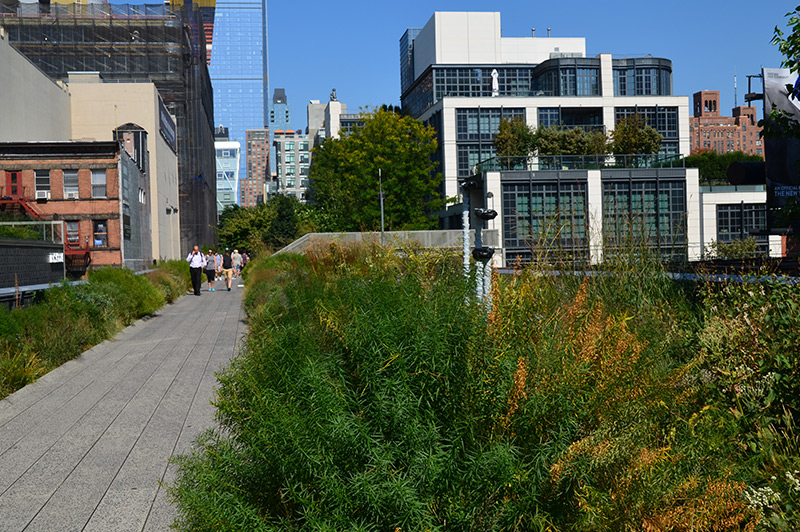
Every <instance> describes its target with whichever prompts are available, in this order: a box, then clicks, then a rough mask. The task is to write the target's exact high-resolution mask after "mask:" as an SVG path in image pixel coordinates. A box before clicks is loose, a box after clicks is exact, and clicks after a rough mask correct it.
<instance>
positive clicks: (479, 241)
mask: <svg viewBox="0 0 800 532" xmlns="http://www.w3.org/2000/svg"><path fill="white" fill-rule="evenodd" d="M482 225H483V222H482V221H478V225H477V227H475V248H476V249H477V248H481V247H483V235H482V234H481V226H482ZM475 266H476V268H477V271H476V272H475V296H476V297H477V298H478V301H481V300H482V299H483V275H484V273H483V271H484V268H486V263H485V262H483V261H478V263H477V264H476V265H475Z"/></svg>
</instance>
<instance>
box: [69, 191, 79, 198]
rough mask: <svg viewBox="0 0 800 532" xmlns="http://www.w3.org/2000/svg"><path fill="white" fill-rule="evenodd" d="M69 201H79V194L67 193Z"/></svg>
mask: <svg viewBox="0 0 800 532" xmlns="http://www.w3.org/2000/svg"><path fill="white" fill-rule="evenodd" d="M67 199H78V193H77V192H67Z"/></svg>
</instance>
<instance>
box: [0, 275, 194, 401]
mask: <svg viewBox="0 0 800 532" xmlns="http://www.w3.org/2000/svg"><path fill="white" fill-rule="evenodd" d="M174 262H176V263H177V262H178V261H174ZM184 264H185V263H184ZM173 272H174V273H173ZM187 277H188V271H186V272H185V274H184V272H183V269H182V266H181V265H178V264H170V263H168V264H167V265H166V267H165V268H162V269H159V270H157V271H155V272H153V273H151V274H148V276H147V277H145V276H140V275H135V274H134V273H133V272H132V271H130V270H126V269H120V268H103V269H100V270H96V271H93V272H91V273H90V274H89V282H88V283H86V284H84V285H79V286H71V285H68V284H63V285H59V286H55V287H53V288H50V289H48V290H46V291H44V292H43V293H41V294H40V295H39V296H38V297H37V300H36V301H35V302H34V303H33V304H32V305H30V306H28V307H24V308H17V309H14V310H11V311H9V310H7V309H6V308H5V307H2V308H0V398H2V397H5V396H7V395H9V394H11V393H13V392H14V391H16V390H18V389H20V388H22V387H23V386H25V385H27V384H30V383H31V382H33V381H35V380H36V379H37V378H38V377H40V376H41V375H43V374H44V373H47V372H48V371H50V370H52V369H54V368H56V367H58V366H59V365H61V364H63V363H64V362H66V361H68V360H71V359H73V358H75V357H76V356H78V355H79V354H81V353H82V352H83V351H85V350H87V349H89V348H90V347H92V346H93V345H96V344H98V343H100V342H102V341H103V340H105V339H107V338H110V337H112V336H113V335H114V334H116V333H117V332H118V331H119V330H120V329H121V328H123V327H125V326H127V325H129V324H131V323H133V322H134V321H135V320H137V319H139V318H141V317H143V316H147V315H148V314H152V313H153V312H155V311H156V310H158V309H159V308H161V307H162V306H163V305H164V303H165V302H166V301H173V300H174V299H175V298H177V297H178V296H179V295H181V294H183V293H185V292H186V286H187V282H188V281H187Z"/></svg>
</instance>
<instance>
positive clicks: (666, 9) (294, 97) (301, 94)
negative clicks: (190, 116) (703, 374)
mask: <svg viewBox="0 0 800 532" xmlns="http://www.w3.org/2000/svg"><path fill="white" fill-rule="evenodd" d="M112 1H114V2H118V1H120V0H112ZM132 1H133V3H143V2H142V0H132ZM145 1H146V0H145ZM149 2H153V0H149ZM268 2H269V0H268ZM796 5H797V0H789V1H787V0H761V1H754V0H749V1H747V2H745V1H744V0H727V1H721V0H693V1H690V0H668V1H666V2H649V1H646V0H644V1H643V0H612V1H607V2H603V1H598V0H594V1H588V0H560V1H555V2H553V1H542V0H497V1H493V2H486V1H475V0H459V1H452V0H434V1H431V0H405V1H397V2H384V1H381V0H377V1H376V0H351V1H340V2H336V1H324V2H323V1H319V0H310V1H306V2H302V1H297V2H294V1H291V0H289V1H286V0H282V1H279V2H269V3H268V11H269V49H270V50H269V51H270V88H271V90H274V88H276V87H284V88H285V89H286V94H287V97H288V100H289V104H290V106H291V110H292V126H293V127H294V128H295V129H299V128H303V127H305V124H306V104H307V103H308V101H309V100H311V99H316V100H322V101H326V100H327V99H328V95H329V94H330V91H331V89H332V88H334V87H335V88H336V89H337V93H338V96H339V99H340V100H341V101H343V102H345V103H347V105H348V110H352V111H357V110H358V109H359V107H370V106H376V105H380V104H383V103H387V104H399V100H400V74H399V71H400V67H399V48H398V41H399V39H400V37H401V36H402V34H403V32H404V31H405V30H406V28H409V27H422V26H423V25H424V24H425V23H426V22H427V21H428V19H429V18H430V17H431V15H432V14H433V12H434V11H499V12H500V16H501V23H502V27H503V35H505V36H507V37H525V36H529V35H530V29H531V28H532V27H535V28H537V35H545V34H546V28H548V27H550V28H552V35H553V36H554V37H585V38H586V51H587V54H588V55H589V56H594V55H596V54H599V53H611V54H613V55H645V54H651V55H653V56H657V57H665V58H668V59H671V60H672V62H673V69H674V72H673V82H674V94H679V95H687V96H691V94H692V93H693V92H696V91H698V90H703V89H709V90H719V91H720V92H721V99H722V101H721V110H723V111H725V112H726V113H727V112H728V111H729V110H730V108H731V107H733V75H734V71H735V72H736V73H737V74H738V78H739V104H740V105H741V104H743V103H744V101H743V100H744V94H745V92H746V91H747V78H746V75H747V74H758V73H759V72H760V69H761V67H762V66H765V67H778V66H779V64H780V61H781V56H780V54H779V53H778V50H777V48H776V47H775V46H772V45H770V39H771V38H772V33H773V29H774V27H775V26H776V25H780V26H781V27H782V28H785V22H786V19H785V17H784V15H785V13H786V12H788V11H790V10H792V9H793V8H794V7H795V6H796ZM759 90H760V88H759ZM271 96H272V95H271V94H270V98H271Z"/></svg>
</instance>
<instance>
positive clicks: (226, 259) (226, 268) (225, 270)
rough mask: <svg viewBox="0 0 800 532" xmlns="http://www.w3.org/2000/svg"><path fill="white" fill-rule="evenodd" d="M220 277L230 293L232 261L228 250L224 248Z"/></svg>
mask: <svg viewBox="0 0 800 532" xmlns="http://www.w3.org/2000/svg"><path fill="white" fill-rule="evenodd" d="M222 276H223V277H224V278H225V286H227V287H228V292H230V291H231V280H232V279H233V259H231V250H229V249H228V248H225V254H224V255H223V256H222Z"/></svg>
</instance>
